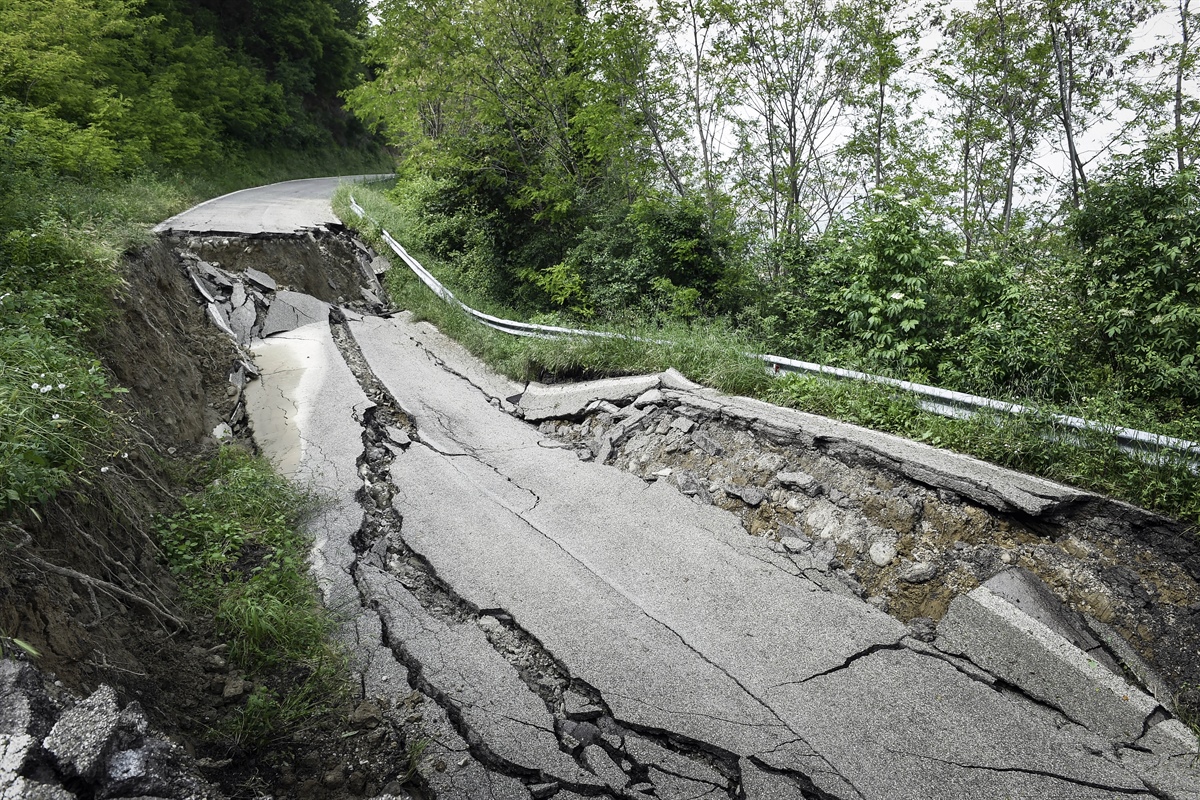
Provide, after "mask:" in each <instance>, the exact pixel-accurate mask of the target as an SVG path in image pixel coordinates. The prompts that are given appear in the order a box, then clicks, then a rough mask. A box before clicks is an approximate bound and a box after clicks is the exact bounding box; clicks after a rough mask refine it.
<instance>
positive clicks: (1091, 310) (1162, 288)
mask: <svg viewBox="0 0 1200 800" xmlns="http://www.w3.org/2000/svg"><path fill="white" fill-rule="evenodd" d="M1069 225H1070V229H1071V231H1072V233H1073V234H1074V235H1075V236H1076V237H1077V238H1078V241H1079V245H1080V257H1079V269H1078V282H1077V289H1078V291H1079V292H1080V294H1081V296H1082V302H1083V304H1084V307H1085V309H1086V312H1087V314H1088V315H1089V317H1091V319H1093V320H1094V336H1095V338H1096V341H1098V342H1099V343H1100V345H1101V348H1102V351H1103V353H1104V355H1105V356H1106V357H1107V358H1108V359H1109V361H1110V363H1111V364H1112V366H1113V368H1114V369H1115V370H1116V371H1117V372H1118V373H1121V374H1123V375H1125V376H1128V377H1129V378H1130V379H1131V381H1132V383H1133V385H1134V386H1135V387H1136V388H1137V389H1138V390H1140V391H1141V392H1142V393H1143V394H1145V395H1147V396H1149V395H1153V394H1155V393H1168V394H1173V395H1178V396H1183V397H1186V398H1188V399H1190V400H1191V401H1192V402H1196V401H1198V400H1200V174H1198V173H1197V172H1195V171H1185V172H1175V171H1172V169H1171V168H1170V167H1169V166H1168V165H1167V164H1166V163H1165V162H1164V161H1163V160H1161V159H1160V158H1158V157H1157V156H1156V155H1155V154H1154V153H1153V152H1149V153H1145V154H1142V155H1140V156H1137V157H1133V158H1129V159H1122V160H1119V161H1116V162H1115V163H1114V164H1113V165H1112V166H1110V167H1109V168H1108V169H1107V170H1105V171H1104V172H1103V173H1101V174H1100V175H1099V176H1098V177H1097V179H1096V180H1095V182H1094V183H1092V184H1091V185H1090V186H1089V187H1088V192H1087V196H1086V198H1085V202H1084V205H1083V207H1082V208H1081V209H1079V210H1078V211H1077V212H1075V213H1074V214H1072V215H1071V217H1070V221H1069Z"/></svg>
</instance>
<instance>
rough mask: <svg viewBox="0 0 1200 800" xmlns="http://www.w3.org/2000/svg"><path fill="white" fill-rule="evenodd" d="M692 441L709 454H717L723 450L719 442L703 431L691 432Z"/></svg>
mask: <svg viewBox="0 0 1200 800" xmlns="http://www.w3.org/2000/svg"><path fill="white" fill-rule="evenodd" d="M692 442H693V443H694V444H695V445H696V446H697V447H699V448H700V449H701V450H703V451H704V452H706V453H708V454H709V455H710V456H719V455H721V454H722V453H724V452H725V448H723V447H721V445H720V443H719V442H718V441H717V440H716V439H714V438H713V437H711V436H709V435H708V434H707V433H704V432H703V431H696V432H695V433H693V434H692Z"/></svg>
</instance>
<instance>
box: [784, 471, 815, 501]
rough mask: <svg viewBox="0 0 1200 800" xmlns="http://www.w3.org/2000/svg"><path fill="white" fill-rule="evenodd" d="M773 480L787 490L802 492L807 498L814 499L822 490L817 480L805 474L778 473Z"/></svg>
mask: <svg viewBox="0 0 1200 800" xmlns="http://www.w3.org/2000/svg"><path fill="white" fill-rule="evenodd" d="M775 480H777V481H779V483H780V484H782V485H783V486H786V487H787V488H789V489H796V490H797V491H801V492H804V493H805V494H806V495H808V496H809V497H816V496H817V495H818V494H820V493H821V489H822V487H821V484H820V483H818V482H817V479H816V478H814V477H813V476H812V475H809V474H808V473H807V472H780V473H779V474H778V475H776V476H775Z"/></svg>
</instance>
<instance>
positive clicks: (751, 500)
mask: <svg viewBox="0 0 1200 800" xmlns="http://www.w3.org/2000/svg"><path fill="white" fill-rule="evenodd" d="M722 488H724V490H725V494H728V495H733V496H734V497H737V498H738V499H740V500H741V501H742V502H743V503H745V504H746V505H748V506H759V505H762V502H763V500H766V499H767V495H766V492H764V491H763V490H762V489H759V488H758V487H757V486H739V485H738V484H736V483H734V482H732V481H725V485H724V487H722Z"/></svg>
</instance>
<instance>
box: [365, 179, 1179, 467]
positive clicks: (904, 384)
mask: <svg viewBox="0 0 1200 800" xmlns="http://www.w3.org/2000/svg"><path fill="white" fill-rule="evenodd" d="M350 209H351V210H352V211H353V212H354V213H355V214H357V215H358V217H359V218H360V219H367V220H369V221H371V222H372V223H375V224H376V225H378V223H377V222H376V221H375V220H373V219H371V218H370V217H368V216H367V212H366V210H365V209H364V208H363V207H362V206H360V205H359V204H358V202H357V201H356V200H355V199H354V196H353V195H351V197H350ZM379 230H380V235H381V236H382V238H383V240H384V241H385V242H386V243H387V245H388V247H390V248H391V249H392V252H394V253H395V254H396V255H397V256H398V257H399V258H400V259H401V260H402V261H403V262H404V264H405V265H406V266H407V267H408V268H409V269H410V270H412V271H413V273H414V274H416V276H417V277H418V278H420V279H421V282H422V283H424V284H425V285H426V286H428V287H429V289H430V290H431V291H432V292H433V293H434V294H436V295H437V296H438V297H440V298H442V299H443V300H445V301H446V302H447V303H451V304H454V305H457V306H458V307H459V308H461V309H462V310H463V311H464V312H466V313H467V314H468V315H470V316H471V317H473V318H475V319H476V320H478V321H479V322H481V323H483V324H484V325H487V326H488V327H489V328H493V329H495V330H498V331H501V332H503V333H508V334H512V335H514V336H537V337H542V338H554V337H558V336H590V337H593V338H627V337H623V335H622V334H619V333H611V332H608V331H589V330H582V329H577V328H561V327H558V326H555V325H538V324H535V323H531V322H516V321H514V320H510V319H502V318H500V317H494V316H492V315H491V314H485V313H483V312H482V311H479V310H477V309H474V308H471V307H470V306H469V305H467V304H466V303H464V302H462V301H461V300H459V299H458V298H457V297H455V296H454V293H453V292H451V291H450V290H449V289H448V288H446V286H445V285H443V284H442V282H441V281H439V280H438V279H437V278H435V277H433V274H432V273H430V272H429V270H427V269H425V267H424V266H422V265H421V263H420V262H419V261H417V260H416V259H415V258H413V257H412V256H411V255H410V254H409V253H408V251H407V250H405V249H404V247H403V246H402V245H401V244H400V243H399V242H397V241H396V240H395V238H393V237H392V235H391V234H390V233H388V232H387V231H386V230H384V229H383V228H382V227H380V228H379ZM633 338H634V339H636V340H638V341H646V340H642V339H640V337H633ZM752 355H753V357H754V358H758V359H761V360H762V361H764V362H765V363H766V364H767V365H768V367H767V368H768V369H769V370H770V371H771V373H772V374H775V375H779V374H782V373H788V372H791V373H803V374H809V375H822V376H829V377H834V378H840V379H844V380H856V381H866V382H870V383H878V384H882V385H885V386H892V387H895V388H897V389H900V390H902V391H905V392H908V393H910V394H913V395H915V396H916V397H917V398H918V400H917V403H918V405H920V407H921V408H923V409H924V410H926V411H930V412H932V413H934V414H940V415H941V416H944V417H952V418H955V419H965V418H967V417H970V416H973V415H974V414H977V413H979V412H980V411H994V412H1001V413H1005V414H1014V415H1016V414H1027V413H1037V409H1035V408H1032V407H1030V406H1023V405H1020V404H1018V403H1008V402H1004V401H1002V400H992V399H990V398H987V397H979V396H977V395H973V394H966V393H964V392H955V391H950V390H949V389H939V388H938V387H936V386H926V385H925V384H921V383H913V382H912V381H903V380H899V379H897V378H887V377H884V376H882V375H872V374H870V373H867V372H859V371H857V370H852V369H843V368H841V367H831V366H827V365H825V364H814V363H812V362H808V361H798V360H796V359H792V358H784V357H782V356H773V355H761V354H752ZM1046 418H1048V419H1050V420H1051V421H1053V422H1054V423H1056V424H1058V425H1062V426H1063V427H1066V428H1072V429H1074V430H1080V431H1085V430H1086V431H1099V432H1103V433H1108V434H1111V435H1113V436H1115V437H1116V440H1117V446H1118V447H1120V448H1121V449H1122V450H1124V451H1125V452H1127V453H1130V454H1131V455H1135V456H1138V457H1139V458H1144V459H1161V458H1162V457H1163V456H1166V455H1169V454H1176V455H1178V456H1181V457H1182V458H1184V459H1185V460H1186V461H1188V462H1189V463H1190V466H1191V468H1192V469H1193V470H1197V469H1200V442H1192V441H1188V440H1186V439H1177V438H1175V437H1173V436H1163V435H1160V434H1156V433H1147V432H1146V431H1139V430H1134V429H1133V428H1123V427H1120V426H1115V425H1107V424H1105V423H1102V422H1094V421H1092V420H1087V419H1083V418H1082V417H1074V416H1070V415H1067V414H1047V415H1046Z"/></svg>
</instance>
